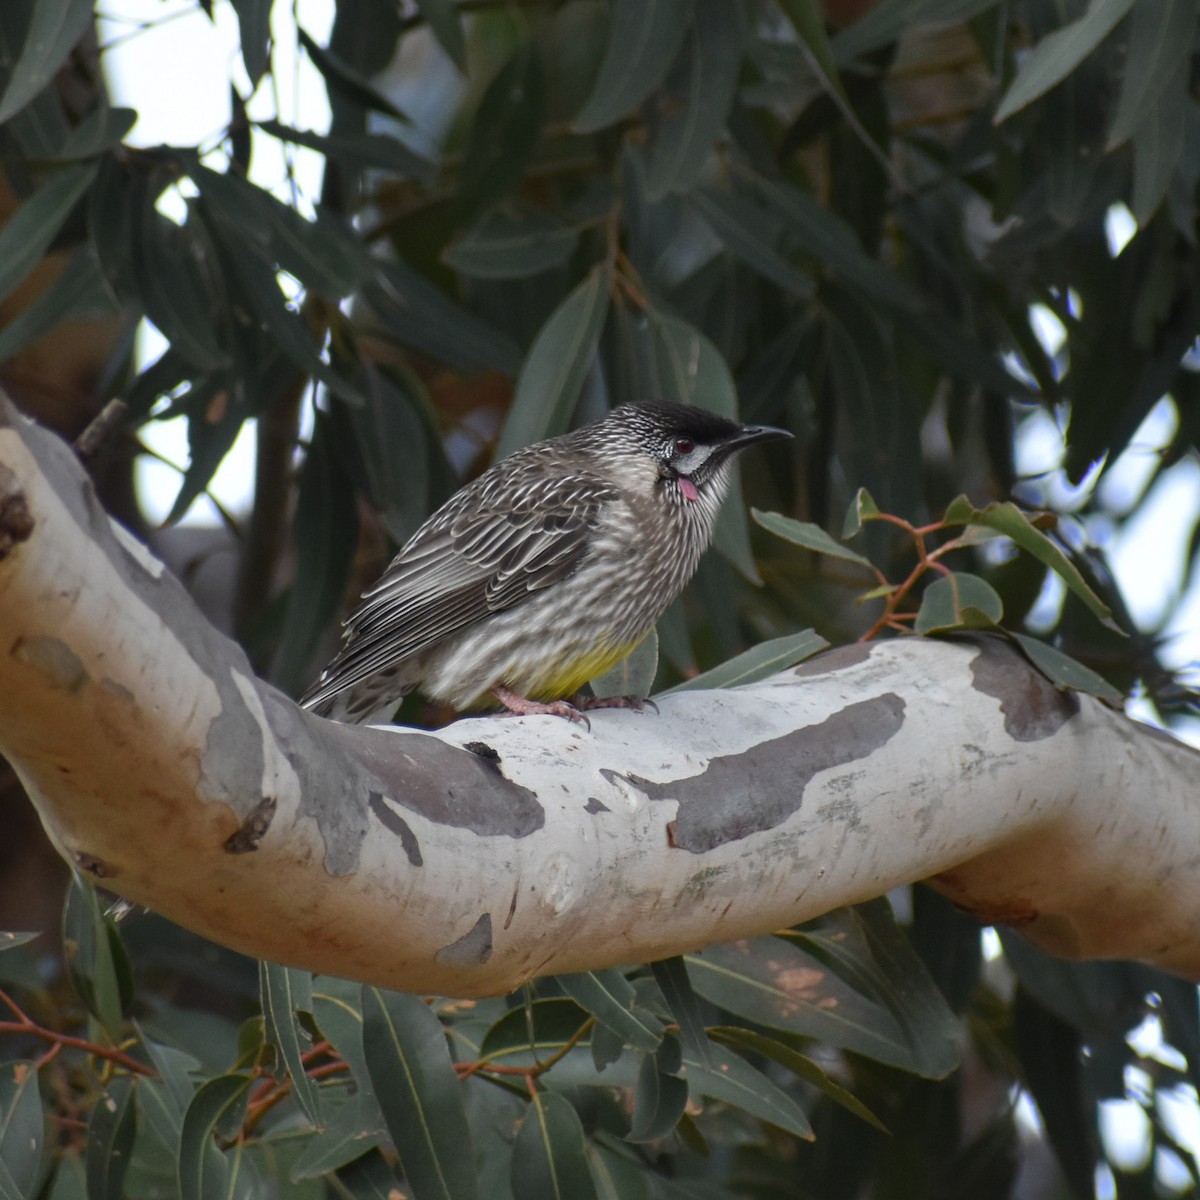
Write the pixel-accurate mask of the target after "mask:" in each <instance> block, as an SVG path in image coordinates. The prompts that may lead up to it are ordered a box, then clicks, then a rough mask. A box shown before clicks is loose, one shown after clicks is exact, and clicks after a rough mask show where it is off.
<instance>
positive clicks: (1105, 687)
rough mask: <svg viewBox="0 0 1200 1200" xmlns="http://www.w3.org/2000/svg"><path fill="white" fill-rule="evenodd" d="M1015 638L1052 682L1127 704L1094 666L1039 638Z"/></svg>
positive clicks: (1020, 634)
mask: <svg viewBox="0 0 1200 1200" xmlns="http://www.w3.org/2000/svg"><path fill="white" fill-rule="evenodd" d="M1013 637H1014V638H1015V639H1016V640H1017V643H1018V644H1019V645H1020V647H1021V649H1022V650H1024V651H1025V655H1026V657H1027V658H1028V659H1029V661H1030V662H1031V663H1033V665H1034V666H1035V667H1037V669H1038V670H1039V671H1041V672H1042V674H1043V675H1045V676H1046V677H1047V678H1048V679H1050V680H1051V682H1053V683H1055V684H1057V685H1058V686H1059V687H1063V688H1070V689H1071V690H1072V691H1076V692H1087V693H1088V694H1089V695H1091V696H1095V697H1096V698H1097V699H1099V700H1103V701H1104V702H1105V703H1106V704H1111V705H1114V706H1115V707H1117V708H1123V707H1124V702H1125V697H1124V696H1123V695H1122V694H1121V692H1120V690H1119V689H1118V688H1115V687H1113V685H1112V684H1111V683H1109V682H1108V680H1107V679H1105V678H1104V677H1103V676H1102V675H1098V674H1097V673H1096V672H1095V671H1093V670H1092V669H1091V667H1085V666H1084V665H1083V663H1081V662H1078V661H1077V660H1076V659H1073V658H1071V657H1070V656H1069V655H1066V654H1064V653H1063V652H1062V651H1061V650H1056V649H1055V648H1054V647H1053V646H1051V645H1049V644H1048V643H1046V642H1043V641H1040V640H1039V639H1038V638H1032V637H1029V636H1028V635H1027V634H1023V633H1014V634H1013Z"/></svg>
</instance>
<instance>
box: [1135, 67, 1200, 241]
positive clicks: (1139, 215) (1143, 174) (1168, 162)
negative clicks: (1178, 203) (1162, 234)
mask: <svg viewBox="0 0 1200 1200" xmlns="http://www.w3.org/2000/svg"><path fill="white" fill-rule="evenodd" d="M1188 62H1189V60H1188V59H1187V58H1183V59H1181V60H1180V61H1179V62H1178V63H1177V64H1176V67H1175V71H1174V72H1173V74H1172V76H1171V77H1170V78H1169V79H1168V80H1166V81H1165V82H1164V84H1163V89H1162V92H1161V93H1160V94H1159V95H1158V97H1157V98H1156V100H1155V102H1154V104H1153V106H1152V107H1151V108H1150V109H1149V111H1148V112H1147V113H1146V114H1145V117H1144V118H1143V120H1142V122H1141V124H1140V125H1139V126H1138V128H1137V131H1136V133H1135V134H1134V138H1133V195H1132V196H1131V198H1130V208H1132V210H1133V215H1134V219H1135V220H1136V221H1137V223H1138V225H1139V226H1140V227H1141V228H1143V229H1144V228H1145V227H1146V226H1147V225H1149V224H1150V221H1151V219H1152V218H1153V216H1154V214H1155V213H1156V212H1157V211H1158V207H1159V205H1160V204H1161V203H1162V202H1163V199H1164V198H1165V197H1166V195H1167V190H1168V188H1170V186H1171V181H1172V180H1173V179H1174V178H1175V177H1176V175H1177V174H1178V172H1179V168H1180V166H1181V163H1182V162H1183V158H1184V153H1185V147H1186V146H1187V143H1188V126H1189V123H1190V124H1191V125H1192V126H1193V127H1195V125H1196V120H1197V117H1196V109H1195V105H1194V104H1193V103H1192V101H1191V99H1190V96H1189V93H1188Z"/></svg>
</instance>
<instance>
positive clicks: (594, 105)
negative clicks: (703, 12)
mask: <svg viewBox="0 0 1200 1200" xmlns="http://www.w3.org/2000/svg"><path fill="white" fill-rule="evenodd" d="M692 10H693V0H615V2H614V3H613V5H612V9H611V16H610V21H611V24H610V25H609V35H608V47H607V49H606V50H605V52H604V59H603V61H602V62H601V64H600V73H599V75H598V76H597V78H596V82H595V84H594V85H593V87H592V91H591V94H590V95H589V96H588V98H587V101H586V102H585V103H584V105H583V108H581V109H580V111H579V114H578V115H577V116H576V118H575V120H574V122H573V124H574V127H575V129H576V130H578V131H579V132H580V133H593V132H594V131H595V130H597V129H603V128H604V127H605V126H606V125H611V124H613V122H615V121H618V120H620V119H621V118H622V117H623V116H625V114H626V113H629V112H632V111H633V110H634V109H635V108H637V106H638V105H639V104H641V102H642V101H643V100H645V99H646V97H647V96H649V95H650V93H651V92H652V91H654V89H655V88H656V87H657V86H658V85H659V83H660V82H661V81H662V79H663V76H664V75H666V73H667V71H668V70H669V69H670V66H671V63H672V62H674V60H675V56H676V55H677V54H678V53H679V47H680V46H681V45H682V44H683V39H684V37H685V35H686V34H687V31H688V26H689V24H690V22H691V20H692Z"/></svg>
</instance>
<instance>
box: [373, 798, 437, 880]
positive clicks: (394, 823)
mask: <svg viewBox="0 0 1200 1200" xmlns="http://www.w3.org/2000/svg"><path fill="white" fill-rule="evenodd" d="M368 803H369V804H370V806H371V811H372V812H373V813H374V814H375V816H376V818H377V820H378V821H379V823H380V825H382V826H383V827H384V829H386V830H387V831H388V832H389V833H394V834H395V835H396V836H397V837H398V838H399V839H400V846H401V848H402V849H403V851H404V853H405V854H407V855H408V861H409V862H410V863H412V865H413V866H414V867H423V866H424V865H425V860H424V859H423V858H422V857H421V846H420V843H419V842H418V841H417V835H416V834H415V833H413V831H412V826H411V825H410V824H409V823H408V822H407V821H406V820H405V819H404V818H403V817H402V816H401V815H400V814H399V813H398V812H393V811H392V809H390V808H389V807H388V802H387V800H386V799H385V798H384V797H383V796H382V795H381V794H380V793H379V792H372V793H371V795H370V797H369V800H368Z"/></svg>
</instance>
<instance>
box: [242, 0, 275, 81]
mask: <svg viewBox="0 0 1200 1200" xmlns="http://www.w3.org/2000/svg"><path fill="white" fill-rule="evenodd" d="M231 2H232V4H233V9H234V12H236V13H237V19H238V29H239V31H240V33H241V37H240V39H239V40H240V42H241V47H242V62H243V63H245V65H246V74H247V75H248V76H249V77H250V89H251V91H253V90H254V89H255V88H256V87H258V83H259V80H260V79H262V77H263V75H264V74H265V73H266V70H267V64H268V62H269V61H270V48H271V7H272V5H273V4H274V0H231Z"/></svg>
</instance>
